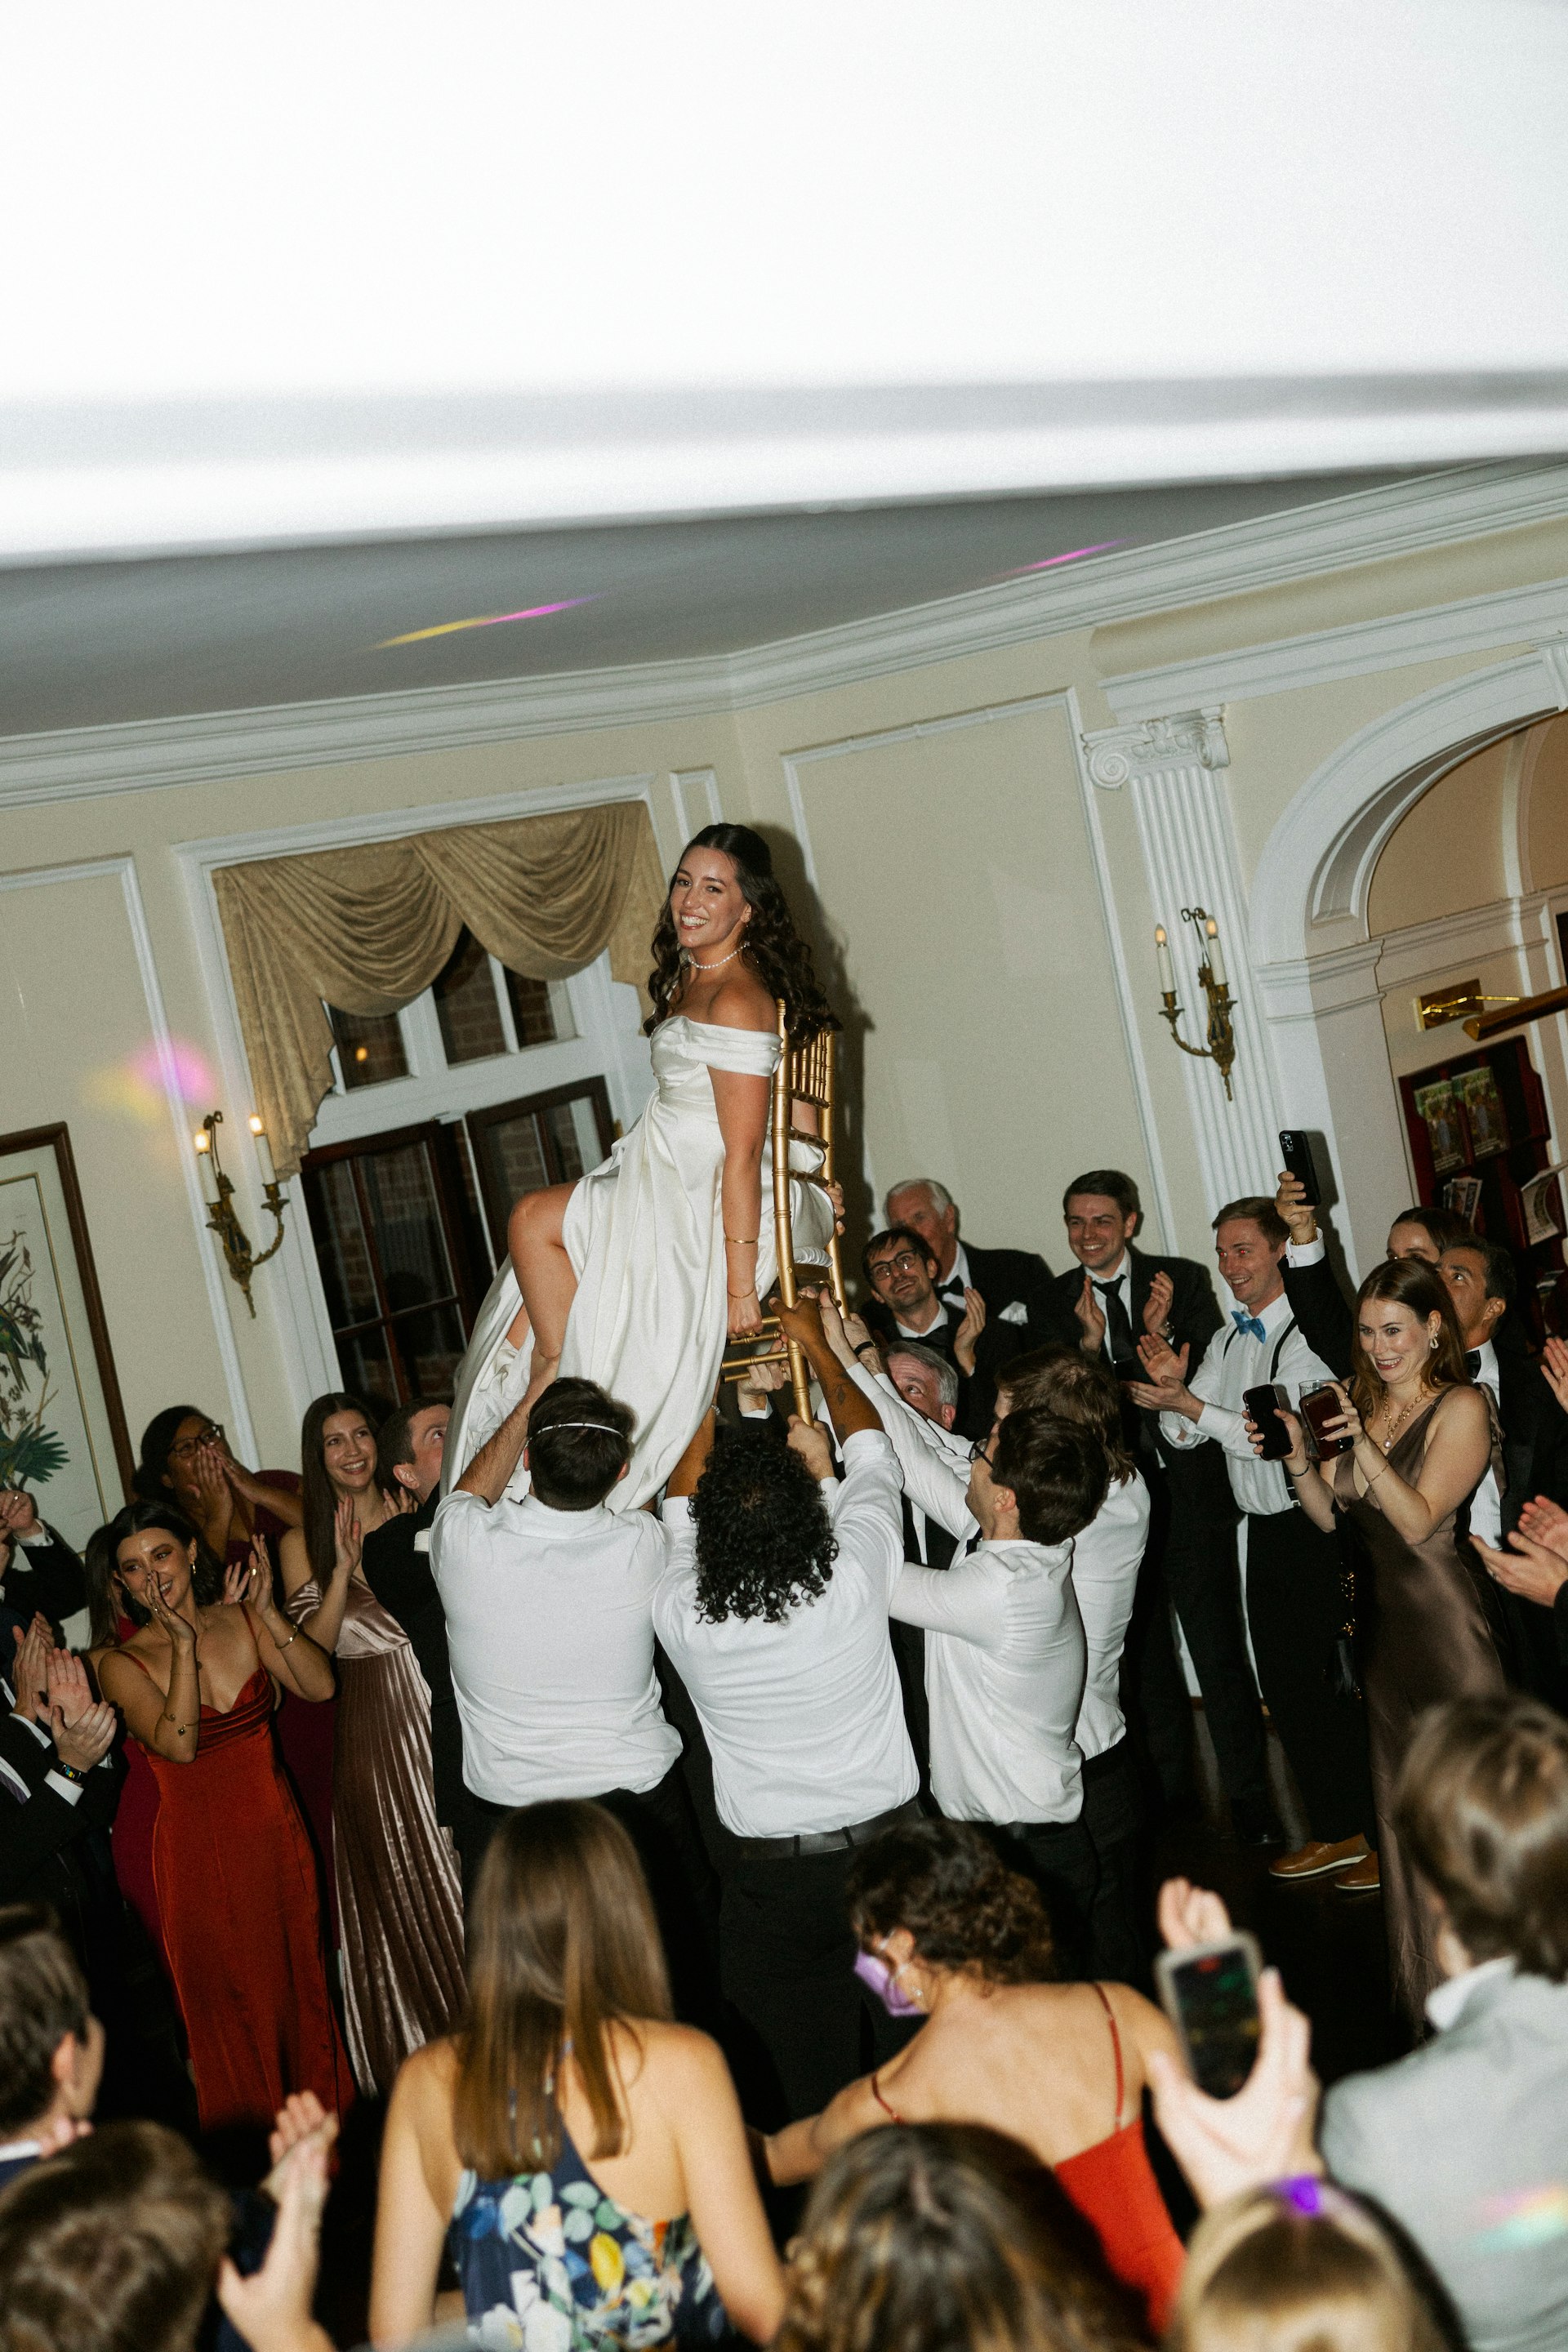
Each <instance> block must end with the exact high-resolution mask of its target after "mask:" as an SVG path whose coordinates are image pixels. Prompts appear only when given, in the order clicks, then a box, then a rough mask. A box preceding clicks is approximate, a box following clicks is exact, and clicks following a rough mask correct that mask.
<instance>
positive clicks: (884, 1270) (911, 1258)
mask: <svg viewBox="0 0 1568 2352" xmlns="http://www.w3.org/2000/svg"><path fill="white" fill-rule="evenodd" d="M925 1262H926V1261H925V1259H924V1258H923V1257H917V1256H916V1255H915V1254H914V1252H913V1250H900V1252H899V1255H898V1256H897V1257H879V1258H878V1259H877V1261H876V1263H875V1265H872V1266H871V1267H870V1268H869V1273H870V1276H871V1279H872V1281H873V1282H875V1281H876V1280H877V1279H878V1277H879V1276H880V1275H884V1274H908V1272H909V1270H910V1267H911V1266H912V1265H924V1264H925Z"/></svg>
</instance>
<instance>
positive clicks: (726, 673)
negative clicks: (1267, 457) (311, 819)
mask: <svg viewBox="0 0 1568 2352" xmlns="http://www.w3.org/2000/svg"><path fill="white" fill-rule="evenodd" d="M1564 516H1568V465H1564V464H1561V463H1559V464H1550V465H1545V464H1542V465H1536V464H1527V463H1522V462H1521V463H1520V464H1518V465H1509V466H1502V467H1499V466H1484V467H1463V468H1459V469H1457V470H1456V471H1454V472H1451V473H1445V474H1438V475H1428V476H1425V477H1423V478H1420V479H1419V480H1414V481H1410V482H1403V483H1396V484H1393V485H1391V486H1388V487H1385V488H1380V489H1375V490H1366V491H1360V492H1355V493H1352V495H1350V496H1349V497H1345V498H1339V499H1326V500H1324V501H1322V502H1321V504H1319V505H1315V506H1310V507H1298V508H1294V509H1289V511H1287V512H1285V513H1281V514H1275V515H1266V516H1261V517H1258V518H1255V519H1253V520H1249V521H1246V522H1239V523H1230V524H1226V525H1225V526H1224V527H1223V528H1221V529H1219V530H1211V531H1202V532H1198V533H1195V534H1194V535H1193V536H1191V537H1188V538H1185V539H1176V540H1168V541H1160V542H1159V543H1157V544H1156V545H1154V546H1152V547H1143V548H1130V549H1128V550H1126V551H1124V552H1119V553H1115V554H1110V555H1105V556H1100V557H1097V558H1096V559H1094V561H1093V562H1089V563H1086V564H1084V565H1083V566H1082V567H1081V568H1075V567H1073V566H1071V565H1068V566H1065V567H1063V568H1062V569H1061V570H1060V571H1058V572H1052V573H1051V574H1049V575H1048V576H1036V577H1035V578H1032V579H1029V580H1023V581H1011V582H1005V583H1002V584H1000V585H999V586H995V587H991V588H981V589H976V590H973V592H971V593H968V594H965V595H961V596H950V597H944V598H942V599H941V600H939V601H937V602H935V603H932V604H921V605H915V606H911V607H909V608H907V609H906V610H904V611H901V612H893V613H883V614H876V615H874V616H873V617H871V618H870V619H868V620H862V621H854V622H849V623H847V624H845V625H841V626H838V627H836V628H830V629H818V630H813V631H811V632H810V633H808V634H807V635H803V636H798V637H790V638H784V639H780V640H778V641H777V642H775V643H773V644H771V645H763V646H752V647H749V648H747V649H746V650H744V651H742V652H739V653H733V654H726V655H717V656H712V657H710V658H697V659H693V660H688V661H670V662H649V663H644V664H637V665H628V666H626V667H617V668H609V669H597V670H580V671H572V672H558V673H556V674H554V675H552V676H548V677H531V678H511V679H504V680H500V681H497V682H489V683H486V684H481V685H474V686H460V687H436V688H424V689H421V690H418V691H415V692H409V693H402V694H378V695H362V696H356V697H353V698H344V699H342V700H336V701H329V702H309V703H286V704H279V705H276V706H271V707H268V708H264V709H253V710H226V711H213V712H199V713H195V714H192V715H189V716H185V717H180V718H174V719H149V720H140V721H135V722H132V723H129V724H126V725H121V726H112V727H90V728H78V729H62V730H58V731H56V732H52V733H48V734H41V735H23V736H12V737H10V738H9V739H0V805H6V806H11V807H23V806H26V805H28V804H30V803H38V802H44V801H50V800H56V799H77V798H83V797H96V796H98V795H100V794H101V793H116V792H142V791H147V790H151V789H153V788H155V787H159V786H165V785H177V784H188V783H201V782H211V781H222V780H224V779H229V778H237V777H243V776H254V775H264V774H277V773H280V772H289V771H291V770H298V769H304V768H311V767H321V766H324V765H329V764H332V763H336V762H339V761H354V760H374V759H391V758H397V757H400V756H403V755H405V754H408V753H411V752H429V751H450V750H460V749H466V748H468V747H470V746H473V745H477V744H486V743H502V742H510V741H517V740H523V739H525V738H528V737H531V736H540V735H564V734H573V733H577V732H581V731H583V730H588V729H603V728H616V727H629V726H637V725H649V724H657V723H658V722H661V721H665V720H671V719H692V718H702V717H710V716H716V715H719V716H728V715H730V714H731V713H733V712H735V711H739V710H745V709H757V708H760V707H761V706H763V705H765V704H768V703H773V702H783V701H787V700H790V699H792V698H797V697H800V696H803V695H807V694H822V693H828V692H831V691H833V690H835V689H836V688H842V687H847V686H853V685H857V684H859V683H862V682H864V681H865V680H868V679H871V678H876V677H887V676H889V675H890V674H893V673H895V672H897V671H900V670H905V669H913V668H925V667H930V666H931V665H932V664H934V663H938V662H943V661H955V660H959V659H962V658H963V657H964V656H969V655H974V654H984V653H989V652H994V651H997V650H999V649H1002V648H1005V647H1007V646H1016V645H1022V644H1028V643H1031V642H1035V641H1037V640H1039V639H1042V638H1048V637H1056V636H1062V635H1068V634H1069V633H1071V632H1073V631H1077V630H1080V629H1089V628H1095V627H1099V626H1100V625H1102V624H1104V623H1106V622H1110V621H1118V620H1127V619H1131V618H1133V617H1135V616H1136V615H1139V614H1149V613H1157V612H1166V611H1172V610H1176V609H1179V608H1180V607H1182V606H1184V605H1187V604H1202V603H1205V602H1207V601H1209V600H1210V599H1213V598H1215V597H1218V596H1234V595H1239V594H1243V593H1246V592H1247V590H1249V589H1257V588H1264V587H1270V586H1274V585H1276V584H1278V583H1281V582H1283V581H1288V580H1296V579H1301V578H1305V577H1309V576H1310V575H1312V574H1314V573H1320V572H1337V571H1342V570H1344V569H1346V568H1347V567H1349V566H1352V565H1354V564H1361V563H1368V562H1375V561H1379V560H1382V559H1385V558H1388V557H1391V556H1397V555H1403V554H1409V553H1413V552H1415V551H1418V550H1421V549H1423V548H1429V547H1437V546H1442V545H1447V544H1449V543H1452V542H1455V541H1463V540H1467V539H1474V538H1479V537H1481V536H1483V535H1486V534H1489V533H1491V532H1496V531H1500V530H1517V529H1519V528H1521V526H1523V525H1526V524H1529V523H1533V522H1542V521H1547V520H1559V519H1561V518H1563V517H1564ZM1472 601H1473V602H1476V603H1478V604H1480V603H1484V602H1486V601H1487V600H1472ZM1408 626H1409V624H1407V623H1405V621H1404V620H1403V619H1401V620H1399V621H1397V622H1394V623H1391V624H1369V625H1368V627H1369V628H1370V629H1373V630H1375V629H1377V628H1382V627H1389V628H1393V629H1396V630H1397V629H1400V628H1408ZM1324 634H1325V635H1327V636H1335V635H1339V634H1340V633H1337V632H1332V631H1331V632H1325V633H1324ZM1405 657H1406V658H1409V657H1410V656H1408V655H1407V656H1405ZM1228 658H1232V659H1239V658H1241V657H1240V656H1235V657H1228ZM1207 667H1217V665H1198V664H1193V665H1178V666H1174V667H1173V671H1172V673H1171V682H1172V686H1173V688H1174V683H1175V677H1176V675H1177V672H1178V671H1183V672H1184V671H1187V670H1191V671H1192V672H1194V674H1195V673H1196V672H1197V671H1198V670H1199V669H1204V670H1205V691H1203V692H1201V693H1200V692H1196V691H1192V692H1182V693H1177V692H1175V691H1174V690H1173V691H1172V692H1171V693H1170V694H1169V695H1168V696H1165V697H1164V698H1163V700H1162V703H1161V708H1162V709H1163V710H1166V711H1169V710H1171V709H1176V710H1184V709H1194V708H1201V707H1203V706H1204V705H1206V704H1212V703H1215V702H1218V701H1223V700H1226V699H1227V698H1233V695H1232V693H1231V690H1230V689H1229V688H1226V690H1225V691H1209V690H1206V669H1207ZM1152 675H1153V674H1145V676H1146V677H1149V676H1152ZM1297 682H1299V681H1297ZM1116 683H1119V684H1121V683H1123V682H1121V681H1118V682H1116ZM1124 683H1125V684H1126V685H1127V686H1128V687H1131V688H1133V689H1134V691H1133V694H1132V695H1131V697H1130V698H1129V704H1130V706H1131V703H1132V702H1135V701H1136V700H1141V699H1142V696H1141V695H1139V694H1138V692H1137V688H1143V689H1144V692H1147V691H1148V690H1149V689H1148V688H1147V687H1146V686H1145V681H1144V678H1143V677H1141V678H1140V679H1138V680H1137V681H1136V682H1134V681H1132V680H1131V679H1130V680H1128V681H1125V682H1124ZM1113 707H1116V708H1117V709H1118V715H1119V716H1121V717H1122V718H1124V719H1133V718H1141V717H1142V716H1144V715H1145V713H1144V711H1143V710H1141V709H1136V708H1134V707H1125V708H1124V707H1122V706H1121V703H1119V702H1113Z"/></svg>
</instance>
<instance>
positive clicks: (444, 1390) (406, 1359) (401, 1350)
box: [391, 1304, 467, 1397]
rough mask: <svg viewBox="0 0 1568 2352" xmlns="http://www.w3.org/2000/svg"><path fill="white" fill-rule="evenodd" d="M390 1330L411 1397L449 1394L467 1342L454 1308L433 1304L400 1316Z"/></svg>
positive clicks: (460, 1320) (459, 1318)
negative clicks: (413, 1312) (413, 1313)
mask: <svg viewBox="0 0 1568 2352" xmlns="http://www.w3.org/2000/svg"><path fill="white" fill-rule="evenodd" d="M391 1329H392V1332H393V1336H394V1338H395V1341H396V1345H397V1351H398V1354H399V1355H400V1356H401V1357H402V1359H403V1370H404V1374H405V1378H406V1380H407V1381H408V1393H409V1394H410V1396H433V1397H438V1396H450V1395H451V1393H452V1383H453V1381H454V1380H455V1379H456V1377H457V1371H458V1365H459V1364H460V1363H461V1362H462V1360H463V1349H464V1347H465V1346H466V1344H467V1342H466V1341H465V1340H464V1338H463V1324H462V1318H461V1317H460V1316H459V1314H458V1310H457V1308H456V1307H454V1306H451V1305H450V1304H448V1305H447V1306H445V1307H429V1308H428V1309H426V1311H425V1312H423V1313H421V1314H417V1315H399V1316H397V1317H395V1319H394V1321H393V1323H392V1325H391Z"/></svg>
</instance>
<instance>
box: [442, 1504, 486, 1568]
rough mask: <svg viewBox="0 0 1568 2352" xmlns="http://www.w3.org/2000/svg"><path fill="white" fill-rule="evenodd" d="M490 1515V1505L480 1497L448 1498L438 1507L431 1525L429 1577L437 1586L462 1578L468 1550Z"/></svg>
mask: <svg viewBox="0 0 1568 2352" xmlns="http://www.w3.org/2000/svg"><path fill="white" fill-rule="evenodd" d="M489 1515H490V1507H489V1504H488V1503H487V1502H486V1501H485V1500H484V1498H483V1497H482V1496H479V1495H468V1494H462V1493H458V1494H454V1495H447V1496H446V1497H445V1498H444V1499H443V1501H442V1502H441V1503H440V1504H438V1505H437V1511H436V1516H435V1517H434V1519H432V1521H431V1522H430V1573H431V1575H432V1576H433V1577H434V1578H435V1580H436V1582H437V1586H439V1585H440V1584H441V1583H442V1581H443V1580H456V1579H458V1578H460V1577H461V1575H462V1573H463V1570H464V1569H465V1567H466V1566H467V1564H468V1551H469V1547H470V1545H471V1543H472V1542H473V1539H474V1538H475V1537H476V1536H477V1535H479V1533H480V1531H481V1529H482V1528H484V1527H485V1525H486V1523H487V1521H488V1520H489Z"/></svg>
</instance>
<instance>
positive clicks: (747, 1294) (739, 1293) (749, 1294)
mask: <svg viewBox="0 0 1568 2352" xmlns="http://www.w3.org/2000/svg"><path fill="white" fill-rule="evenodd" d="M756 1295H757V1294H756V1292H755V1291H754V1290H727V1291H726V1292H725V1293H724V1296H725V1297H726V1298H754V1297H756Z"/></svg>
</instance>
